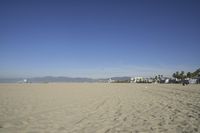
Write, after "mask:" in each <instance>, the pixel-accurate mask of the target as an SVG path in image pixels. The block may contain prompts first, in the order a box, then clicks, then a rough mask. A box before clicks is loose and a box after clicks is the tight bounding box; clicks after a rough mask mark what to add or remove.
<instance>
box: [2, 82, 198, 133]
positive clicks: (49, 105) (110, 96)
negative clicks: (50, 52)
mask: <svg viewBox="0 0 200 133" xmlns="http://www.w3.org/2000/svg"><path fill="white" fill-rule="evenodd" d="M0 133H200V85H188V86H181V85H168V84H113V83H110V84H109V83H79V84H78V83H50V84H0Z"/></svg>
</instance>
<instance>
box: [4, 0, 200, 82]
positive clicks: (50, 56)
mask: <svg viewBox="0 0 200 133" xmlns="http://www.w3.org/2000/svg"><path fill="white" fill-rule="evenodd" d="M0 18H1V21H0V78H12V77H14V78H15V77H27V78H29V77H42V76H67V77H91V78H107V77H114V76H154V75H156V74H162V75H166V76H171V75H172V73H173V72H175V71H180V70H184V71H185V72H188V71H191V72H192V71H195V70H196V69H198V68H199V67H200V61H199V57H200V52H199V49H200V37H199V36H200V1H198V0H191V1H187V0H183V1H180V0H174V1H167V0H163V1H159V0H152V1H147V0H135V1H129V0H124V1H120V0H107V1H104V0H103V1H100V0H99V1H88V0H86V1H80V0H74V1H72V0H69V1H62V0H57V1H56V0H50V1H45V0H41V1H39V0H35V1H33V0H30V1H25V0H19V1H15V0H1V1H0Z"/></svg>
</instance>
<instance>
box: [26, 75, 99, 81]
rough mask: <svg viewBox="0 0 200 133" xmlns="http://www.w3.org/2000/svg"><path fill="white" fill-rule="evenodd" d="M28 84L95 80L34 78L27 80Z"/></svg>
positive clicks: (89, 79) (90, 79) (88, 79)
mask: <svg viewBox="0 0 200 133" xmlns="http://www.w3.org/2000/svg"><path fill="white" fill-rule="evenodd" d="M28 80H29V81H30V82H33V83H41V82H96V80H95V79H92V78H71V77H51V76H47V77H36V78H29V79H28Z"/></svg>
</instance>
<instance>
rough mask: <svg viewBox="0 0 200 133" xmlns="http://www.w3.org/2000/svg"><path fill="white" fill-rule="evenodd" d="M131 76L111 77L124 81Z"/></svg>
mask: <svg viewBox="0 0 200 133" xmlns="http://www.w3.org/2000/svg"><path fill="white" fill-rule="evenodd" d="M130 78H131V77H128V76H124V77H112V78H111V79H112V80H120V81H123V80H130Z"/></svg>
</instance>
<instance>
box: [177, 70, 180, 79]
mask: <svg viewBox="0 0 200 133" xmlns="http://www.w3.org/2000/svg"><path fill="white" fill-rule="evenodd" d="M176 78H177V79H180V75H179V72H178V71H177V72H176Z"/></svg>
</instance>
